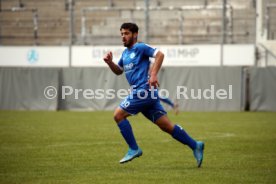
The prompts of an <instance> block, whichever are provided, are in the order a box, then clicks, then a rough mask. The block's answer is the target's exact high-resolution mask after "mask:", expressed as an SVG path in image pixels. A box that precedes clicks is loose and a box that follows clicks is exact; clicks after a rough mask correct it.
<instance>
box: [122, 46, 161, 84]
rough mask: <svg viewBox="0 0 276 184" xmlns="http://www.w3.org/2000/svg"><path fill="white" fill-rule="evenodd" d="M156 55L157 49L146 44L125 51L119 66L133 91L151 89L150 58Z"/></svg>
mask: <svg viewBox="0 0 276 184" xmlns="http://www.w3.org/2000/svg"><path fill="white" fill-rule="evenodd" d="M155 55H156V49H155V48H152V47H150V46H149V45H146V44H144V43H135V44H134V45H133V46H132V47H131V48H126V49H125V50H124V52H123V54H122V56H121V59H120V60H119V62H118V66H119V67H120V68H121V69H123V70H124V72H125V75H126V78H127V81H128V83H129V85H130V86H132V87H133V89H149V84H148V79H149V74H148V71H149V67H150V61H149V58H150V57H155Z"/></svg>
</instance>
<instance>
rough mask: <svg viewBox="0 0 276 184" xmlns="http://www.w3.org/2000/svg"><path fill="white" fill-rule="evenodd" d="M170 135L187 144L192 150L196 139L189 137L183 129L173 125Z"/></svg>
mask: <svg viewBox="0 0 276 184" xmlns="http://www.w3.org/2000/svg"><path fill="white" fill-rule="evenodd" d="M172 137H173V138H175V139H176V140H178V141H179V142H181V143H183V144H186V145H188V146H189V147H190V148H191V149H192V150H194V149H195V148H196V141H195V140H194V139H193V138H191V137H190V136H189V135H188V134H187V133H186V132H185V131H184V129H183V128H182V127H181V126H179V125H175V126H174V128H173V132H172Z"/></svg>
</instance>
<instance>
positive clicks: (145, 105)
mask: <svg viewBox="0 0 276 184" xmlns="http://www.w3.org/2000/svg"><path fill="white" fill-rule="evenodd" d="M154 93H155V95H154V97H155V98H152V97H151V96H152V95H150V92H149V91H148V95H147V96H145V93H144V92H142V93H140V95H138V94H137V93H136V94H130V95H128V96H127V97H126V98H125V99H124V100H123V101H122V102H121V103H120V108H122V109H123V110H124V111H126V112H128V113H129V114H131V115H135V114H138V113H139V112H141V113H142V114H143V115H144V116H145V117H146V118H148V119H149V120H150V121H152V122H153V123H154V122H155V121H156V120H157V119H159V118H160V117H161V116H163V115H165V114H167V112H166V111H165V110H164V108H163V106H162V105H161V104H160V100H159V97H158V95H157V91H155V92H154ZM139 97H140V98H139ZM141 97H143V98H141Z"/></svg>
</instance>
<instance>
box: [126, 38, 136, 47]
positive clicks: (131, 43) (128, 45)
mask: <svg viewBox="0 0 276 184" xmlns="http://www.w3.org/2000/svg"><path fill="white" fill-rule="evenodd" d="M133 43H134V38H133V37H131V38H130V39H129V40H128V41H127V40H126V41H125V42H124V46H125V47H131V46H132V45H133Z"/></svg>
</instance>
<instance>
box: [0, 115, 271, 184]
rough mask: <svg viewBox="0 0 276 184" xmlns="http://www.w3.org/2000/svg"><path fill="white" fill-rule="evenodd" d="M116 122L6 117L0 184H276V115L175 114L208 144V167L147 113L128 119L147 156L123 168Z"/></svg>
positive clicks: (2, 118)
mask: <svg viewBox="0 0 276 184" xmlns="http://www.w3.org/2000/svg"><path fill="white" fill-rule="evenodd" d="M112 116H113V112H67V111H60V112H40V111H37V112H32V111H0V183H3V184H9V183H41V184H44V183H74V184H78V183H90V184H91V183H95V184H102V183H106V184H111V183H112V184H113V183H114V184H129V183H130V184H147V183H158V184H160V183H166V184H167V183H168V184H174V183H175V184H180V183H198V184H203V183H204V184H208V183H219V184H222V183H223V184H225V183H231V184H232V183H235V184H236V183H249V184H252V183H265V184H267V183H271V184H275V183H276V113H268V112H266V113H265V112H201V113H200V112H182V113H180V114H179V115H178V116H175V115H173V114H172V113H170V114H169V117H170V118H171V120H172V121H173V122H177V123H178V124H180V125H181V126H182V127H183V128H184V129H186V131H187V132H189V134H190V135H191V136H193V137H194V138H196V139H198V140H203V141H204V142H205V155H204V161H203V164H202V168H197V167H196V161H195V159H194V158H193V155H192V151H191V150H190V149H189V148H188V147H187V146H183V145H182V144H180V143H179V142H177V141H175V140H174V139H173V138H171V136H169V135H168V134H166V133H163V132H162V131H161V130H160V129H159V128H158V127H157V126H155V125H154V124H152V123H151V122H149V121H148V120H147V119H145V118H144V117H143V116H142V115H138V116H134V117H130V118H129V120H130V122H131V124H132V127H133V130H134V133H135V137H136V139H137V142H138V144H139V145H140V147H141V148H142V149H143V153H144V154H143V156H142V157H140V158H137V159H134V160H133V161H131V162H128V163H126V164H122V165H121V164H119V160H120V159H121V158H122V157H123V156H124V154H125V152H126V151H127V146H126V144H125V142H124V140H123V139H122V137H121V135H120V132H119V130H118V128H117V126H116V124H115V123H114V122H113V117H112Z"/></svg>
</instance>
